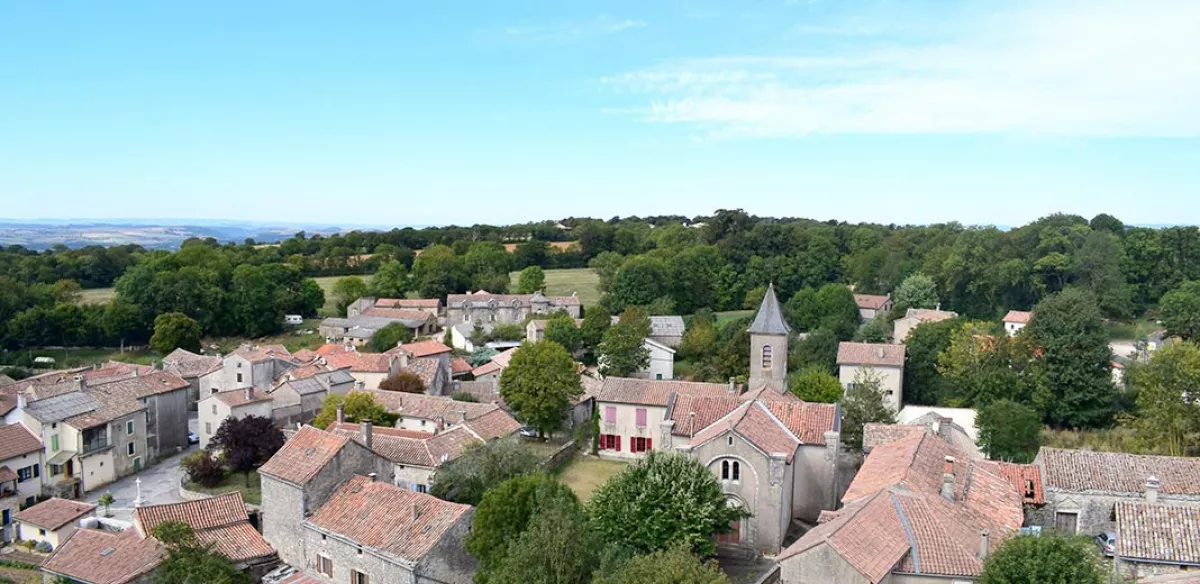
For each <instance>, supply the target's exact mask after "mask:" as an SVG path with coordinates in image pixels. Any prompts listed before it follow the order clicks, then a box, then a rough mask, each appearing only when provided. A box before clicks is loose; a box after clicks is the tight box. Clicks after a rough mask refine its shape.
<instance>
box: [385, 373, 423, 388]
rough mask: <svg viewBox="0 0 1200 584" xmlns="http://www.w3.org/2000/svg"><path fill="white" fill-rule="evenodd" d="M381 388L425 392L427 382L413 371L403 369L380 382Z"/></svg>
mask: <svg viewBox="0 0 1200 584" xmlns="http://www.w3.org/2000/svg"><path fill="white" fill-rule="evenodd" d="M379 389H382V390H384V391H399V392H402V393H425V389H426V388H425V382H424V381H422V380H421V376H420V375H417V374H416V373H413V372H411V371H401V372H399V373H397V374H395V375H391V376H389V377H388V378H387V379H384V380H383V381H380V382H379Z"/></svg>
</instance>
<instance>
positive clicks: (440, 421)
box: [433, 416, 446, 434]
mask: <svg viewBox="0 0 1200 584" xmlns="http://www.w3.org/2000/svg"><path fill="white" fill-rule="evenodd" d="M445 429H446V418H445V417H444V416H438V417H437V418H434V421H433V433H434V434H437V433H438V432H441V431H442V430H445Z"/></svg>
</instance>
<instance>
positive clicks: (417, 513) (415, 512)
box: [412, 501, 421, 522]
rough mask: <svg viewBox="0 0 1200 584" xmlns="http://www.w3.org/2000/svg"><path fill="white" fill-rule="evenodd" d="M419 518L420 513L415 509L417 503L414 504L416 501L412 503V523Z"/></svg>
mask: <svg viewBox="0 0 1200 584" xmlns="http://www.w3.org/2000/svg"><path fill="white" fill-rule="evenodd" d="M420 516H421V512H420V511H419V510H418V509H417V502H416V501H413V504H412V517H413V521H414V522H415V521H416V520H417V518H418V517H420Z"/></svg>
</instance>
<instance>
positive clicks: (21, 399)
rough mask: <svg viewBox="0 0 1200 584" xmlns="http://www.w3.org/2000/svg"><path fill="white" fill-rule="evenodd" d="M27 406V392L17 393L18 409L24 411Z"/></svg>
mask: <svg viewBox="0 0 1200 584" xmlns="http://www.w3.org/2000/svg"><path fill="white" fill-rule="evenodd" d="M26 405H28V404H27V403H26V401H25V392H23V391H21V392H17V409H19V410H24V409H25V406H26Z"/></svg>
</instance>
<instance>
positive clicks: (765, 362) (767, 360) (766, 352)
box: [762, 345, 771, 369]
mask: <svg viewBox="0 0 1200 584" xmlns="http://www.w3.org/2000/svg"><path fill="white" fill-rule="evenodd" d="M762 366H763V369H770V368H771V345H763V349H762Z"/></svg>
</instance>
